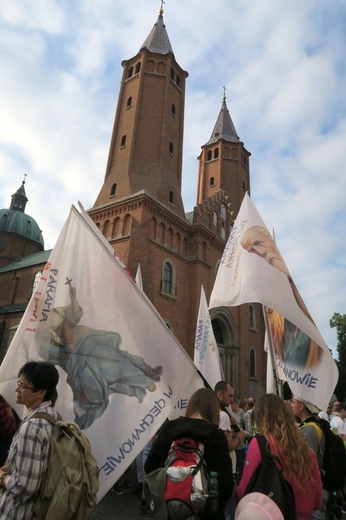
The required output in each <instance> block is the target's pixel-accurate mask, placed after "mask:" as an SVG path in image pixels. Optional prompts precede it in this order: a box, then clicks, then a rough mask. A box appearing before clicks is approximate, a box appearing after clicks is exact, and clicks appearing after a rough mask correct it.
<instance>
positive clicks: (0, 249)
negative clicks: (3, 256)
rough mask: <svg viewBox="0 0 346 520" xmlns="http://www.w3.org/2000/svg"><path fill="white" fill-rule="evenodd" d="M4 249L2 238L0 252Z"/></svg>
mask: <svg viewBox="0 0 346 520" xmlns="http://www.w3.org/2000/svg"><path fill="white" fill-rule="evenodd" d="M4 249H5V242H4V241H3V240H0V253H1V251H3V250H4Z"/></svg>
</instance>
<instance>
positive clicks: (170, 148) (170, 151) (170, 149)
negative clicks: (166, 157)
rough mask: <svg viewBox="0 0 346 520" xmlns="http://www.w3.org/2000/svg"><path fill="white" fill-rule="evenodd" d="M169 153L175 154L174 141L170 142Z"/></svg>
mask: <svg viewBox="0 0 346 520" xmlns="http://www.w3.org/2000/svg"><path fill="white" fill-rule="evenodd" d="M169 154H170V155H173V143H172V142H170V143H169Z"/></svg>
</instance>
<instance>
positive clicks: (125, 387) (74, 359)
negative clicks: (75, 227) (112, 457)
mask: <svg viewBox="0 0 346 520" xmlns="http://www.w3.org/2000/svg"><path fill="white" fill-rule="evenodd" d="M71 282H72V280H69V279H67V282H66V284H68V286H69V294H70V300H71V301H70V303H69V305H67V306H66V307H56V308H54V311H53V317H52V328H51V344H50V349H49V361H51V362H52V363H54V364H56V365H59V366H60V367H61V368H62V369H63V370H64V371H65V372H66V373H67V383H68V384H69V385H70V386H71V388H72V391H73V408H74V412H75V416H76V417H75V421H76V423H77V424H78V425H79V426H80V428H81V429H85V428H88V427H89V426H91V425H92V423H93V422H94V420H95V419H96V418H98V417H100V416H101V415H102V414H103V413H104V411H105V409H106V408H107V405H108V402H109V395H110V394H112V393H117V392H118V393H121V394H126V395H128V396H129V397H133V396H135V397H137V399H138V401H139V402H140V403H141V402H142V401H143V399H144V398H145V396H146V393H147V391H149V392H154V391H155V390H156V385H155V383H157V382H158V381H160V376H161V374H162V367H161V366H157V367H154V368H153V367H151V366H150V365H148V364H146V363H145V361H144V359H143V358H142V357H140V356H137V355H133V354H130V353H129V352H127V351H126V350H122V349H120V345H121V336H120V334H118V333H117V332H111V331H106V330H94V329H92V328H91V327H88V326H87V325H82V324H80V321H81V319H82V316H83V309H82V307H81V306H80V304H79V302H78V300H77V289H76V288H75V287H73V286H72V285H71Z"/></svg>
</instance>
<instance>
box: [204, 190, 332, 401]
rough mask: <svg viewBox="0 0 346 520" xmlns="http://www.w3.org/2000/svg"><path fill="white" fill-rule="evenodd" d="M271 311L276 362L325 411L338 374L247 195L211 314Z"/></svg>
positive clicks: (297, 388) (301, 393)
mask: <svg viewBox="0 0 346 520" xmlns="http://www.w3.org/2000/svg"><path fill="white" fill-rule="evenodd" d="M250 302H259V303H262V304H263V305H264V306H265V307H266V313H267V321H268V324H269V332H270V334H271V339H272V345H273V347H274V350H275V357H276V358H277V360H278V364H279V367H280V368H281V369H282V371H283V374H284V376H285V378H286V380H287V382H288V384H289V386H290V388H291V390H292V392H293V393H294V394H295V395H296V396H297V397H298V398H299V397H301V398H302V399H305V400H306V401H308V402H310V403H312V404H314V405H315V406H317V407H318V408H320V409H322V410H324V409H326V406H327V404H328V402H329V400H330V396H331V395H332V393H333V391H334V388H335V385H336V383H337V380H338V369H337V366H336V364H335V362H334V360H333V358H332V356H331V354H330V352H329V349H328V347H327V345H326V343H325V342H324V340H323V338H322V336H321V334H320V332H319V331H318V329H317V327H316V325H315V323H314V322H313V320H312V318H311V316H310V313H309V311H308V309H307V308H306V306H305V304H304V301H303V299H302V298H301V296H300V294H299V292H298V289H297V287H296V285H295V283H294V281H293V279H292V277H291V274H290V272H289V270H288V268H287V266H286V264H285V262H284V260H283V258H282V256H281V254H280V252H279V249H278V247H277V245H276V243H275V241H274V239H273V237H272V236H271V234H270V233H269V231H268V229H267V227H266V225H265V224H264V222H263V220H262V218H261V216H260V215H259V213H258V211H257V210H256V208H255V206H254V204H253V203H252V201H251V199H250V197H249V195H248V194H246V195H245V197H244V200H243V203H242V205H241V208H240V211H239V214H238V217H237V219H236V221H235V223H234V227H233V229H232V231H231V234H230V237H229V239H228V242H227V244H226V247H225V250H224V253H223V256H222V259H221V263H220V267H219V270H218V273H217V277H216V280H215V285H214V288H213V291H212V294H211V298H210V304H209V308H214V307H222V306H224V307H231V306H234V305H241V304H243V303H250Z"/></svg>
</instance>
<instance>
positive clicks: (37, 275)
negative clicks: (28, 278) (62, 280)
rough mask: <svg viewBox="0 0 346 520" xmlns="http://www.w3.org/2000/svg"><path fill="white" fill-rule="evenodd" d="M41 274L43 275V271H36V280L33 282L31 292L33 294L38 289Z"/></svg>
mask: <svg viewBox="0 0 346 520" xmlns="http://www.w3.org/2000/svg"><path fill="white" fill-rule="evenodd" d="M41 276H42V271H36V273H35V275H34V280H33V282H32V291H31V294H33V293H34V292H35V291H36V288H37V286H38V282H39V281H40V278H41Z"/></svg>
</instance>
